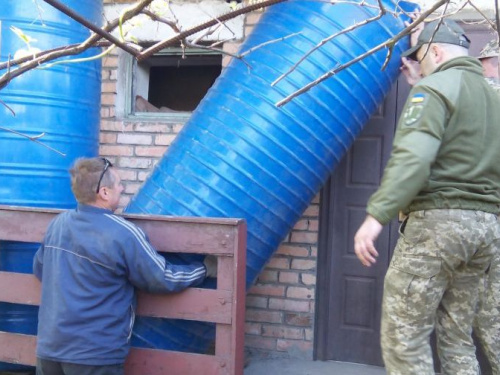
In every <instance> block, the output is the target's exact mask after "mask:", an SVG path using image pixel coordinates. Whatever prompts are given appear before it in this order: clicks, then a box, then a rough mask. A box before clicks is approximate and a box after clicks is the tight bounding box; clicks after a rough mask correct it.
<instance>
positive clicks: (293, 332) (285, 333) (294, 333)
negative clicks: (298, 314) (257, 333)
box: [262, 325, 304, 340]
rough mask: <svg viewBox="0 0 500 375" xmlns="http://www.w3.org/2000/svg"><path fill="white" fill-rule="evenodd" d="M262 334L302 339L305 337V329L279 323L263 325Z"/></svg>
mask: <svg viewBox="0 0 500 375" xmlns="http://www.w3.org/2000/svg"><path fill="white" fill-rule="evenodd" d="M262 336H268V337H276V338H280V339H295V340H300V339H304V330H303V329H302V328H290V327H283V326H279V325H263V326H262Z"/></svg>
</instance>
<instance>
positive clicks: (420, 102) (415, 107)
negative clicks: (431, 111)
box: [403, 93, 427, 126]
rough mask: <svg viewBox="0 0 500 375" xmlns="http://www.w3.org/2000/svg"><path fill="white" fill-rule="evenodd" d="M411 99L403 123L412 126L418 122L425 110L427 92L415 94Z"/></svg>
mask: <svg viewBox="0 0 500 375" xmlns="http://www.w3.org/2000/svg"><path fill="white" fill-rule="evenodd" d="M408 100H409V104H408V106H407V107H406V110H405V112H404V113H403V124H404V125H406V126H412V125H414V124H416V123H417V122H418V120H419V119H420V117H422V113H423V112H424V108H425V104H426V102H427V94H423V93H417V94H414V95H413V96H412V97H411V98H410V99H408Z"/></svg>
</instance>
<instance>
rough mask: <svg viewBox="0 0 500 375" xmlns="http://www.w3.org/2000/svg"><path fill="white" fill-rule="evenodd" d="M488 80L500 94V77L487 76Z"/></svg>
mask: <svg viewBox="0 0 500 375" xmlns="http://www.w3.org/2000/svg"><path fill="white" fill-rule="evenodd" d="M485 79H486V82H488V84H489V85H490V86H491V87H492V88H493V90H495V91H496V92H497V93H498V94H500V79H498V78H491V77H488V78H485Z"/></svg>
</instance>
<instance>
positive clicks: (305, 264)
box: [292, 259, 316, 270]
mask: <svg viewBox="0 0 500 375" xmlns="http://www.w3.org/2000/svg"><path fill="white" fill-rule="evenodd" d="M315 268H316V261H314V260H307V259H292V269H295V270H313V269H315Z"/></svg>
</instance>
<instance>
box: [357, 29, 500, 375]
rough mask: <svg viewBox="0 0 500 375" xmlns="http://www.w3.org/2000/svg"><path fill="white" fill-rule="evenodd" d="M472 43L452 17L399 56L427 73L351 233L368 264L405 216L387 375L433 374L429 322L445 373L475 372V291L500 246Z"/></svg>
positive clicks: (388, 281) (391, 272) (491, 130)
mask: <svg viewBox="0 0 500 375" xmlns="http://www.w3.org/2000/svg"><path fill="white" fill-rule="evenodd" d="M469 43H470V42H469V40H468V39H467V37H466V36H465V35H464V32H463V30H462V29H461V28H460V27H459V26H458V25H457V24H456V23H455V22H453V21H451V20H445V21H434V22H431V23H428V24H427V25H426V26H425V27H424V29H423V31H422V32H421V33H420V35H419V37H418V41H417V44H416V45H415V46H414V47H412V48H411V49H409V50H408V51H406V53H405V54H404V55H406V56H407V57H408V58H411V59H418V60H419V62H420V68H421V72H422V75H423V77H424V78H423V79H421V80H420V81H419V82H417V83H416V84H415V86H414V87H413V89H412V91H411V92H410V96H409V99H408V101H407V103H406V105H405V108H404V109H403V114H402V116H401V119H400V120H399V123H398V128H397V131H396V135H395V139H394V146H393V150H392V154H391V158H390V160H389V162H388V164H387V167H386V169H385V171H384V177H383V179H382V182H381V186H380V188H379V189H378V190H377V192H375V194H373V196H372V197H371V198H370V201H369V202H368V206H367V217H366V219H365V221H364V222H363V224H362V225H361V227H360V228H359V230H358V232H357V233H356V235H355V238H354V242H355V253H356V255H357V257H358V258H359V260H360V261H361V262H362V264H363V265H365V266H371V265H372V264H374V263H375V262H376V257H377V256H378V253H377V251H376V249H375V247H374V242H375V240H376V239H377V237H378V235H379V234H380V232H381V230H382V228H383V225H385V224H387V223H389V222H390V220H391V219H392V218H394V217H395V216H396V215H397V213H398V211H400V210H403V212H404V213H405V214H407V215H408V216H407V219H406V220H405V221H404V222H403V224H402V225H401V229H400V233H401V236H400V239H399V240H398V243H397V246H396V249H395V251H394V255H393V258H392V260H391V264H390V266H389V269H388V271H387V274H386V277H385V283H384V297H383V303H382V324H381V345H382V353H383V358H384V362H385V365H386V369H387V374H388V375H412V374H415V375H430V374H434V366H433V361H432V352H431V348H430V345H429V337H430V335H431V333H432V331H433V329H434V328H435V326H436V322H438V324H437V326H441V328H442V329H445V330H446V337H447V338H450V339H451V342H447V341H446V340H444V341H442V342H441V343H440V345H441V349H442V353H441V354H442V358H444V361H443V368H442V371H443V373H444V374H449V375H469V374H471V375H472V374H474V375H475V374H479V366H478V363H477V360H476V357H475V347H474V344H473V342H472V339H471V331H472V322H473V319H474V315H475V310H476V306H477V296H478V293H477V290H478V287H479V285H480V283H481V281H482V280H483V277H484V273H485V270H486V269H487V267H488V266H489V264H490V262H491V259H492V255H493V254H494V253H496V252H498V251H500V250H499V248H500V224H499V223H498V221H497V215H498V213H499V211H500V163H499V162H498V161H499V160H500V147H498V146H497V144H498V139H500V127H499V126H498V124H499V123H500V106H499V105H498V97H497V95H496V93H495V92H494V91H493V90H492V89H491V87H489V85H488V84H487V83H486V82H485V80H484V79H482V68H481V64H480V63H479V61H478V60H477V59H475V58H472V57H468V56H467V54H468V53H467V48H468V47H469ZM438 334H439V332H438ZM457 348H459V349H458V350H457Z"/></svg>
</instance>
